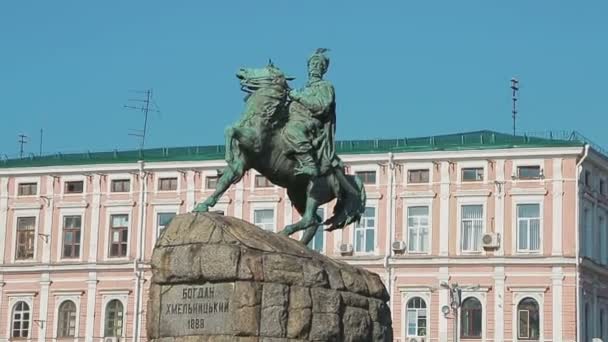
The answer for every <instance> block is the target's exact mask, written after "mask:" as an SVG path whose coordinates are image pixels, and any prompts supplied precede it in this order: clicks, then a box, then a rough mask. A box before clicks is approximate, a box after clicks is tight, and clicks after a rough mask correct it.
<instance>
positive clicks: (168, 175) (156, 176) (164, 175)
mask: <svg viewBox="0 0 608 342" xmlns="http://www.w3.org/2000/svg"><path fill="white" fill-rule="evenodd" d="M182 177H183V176H182V174H181V173H180V172H178V171H164V172H156V173H154V177H153V179H154V193H155V194H170V193H175V194H176V195H177V196H179V194H180V193H181V192H182ZM161 178H177V188H176V189H175V190H160V189H159V188H160V180H161Z"/></svg>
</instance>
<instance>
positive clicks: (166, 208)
mask: <svg viewBox="0 0 608 342" xmlns="http://www.w3.org/2000/svg"><path fill="white" fill-rule="evenodd" d="M153 213H154V218H153V222H154V226H153V227H154V243H153V245H154V244H156V240H158V238H159V236H160V231H159V230H158V214H165V213H175V215H176V216H177V215H179V205H155V206H154V210H153Z"/></svg>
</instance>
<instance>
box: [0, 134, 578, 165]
mask: <svg viewBox="0 0 608 342" xmlns="http://www.w3.org/2000/svg"><path fill="white" fill-rule="evenodd" d="M584 144H585V141H584V140H582V139H580V138H579V135H575V134H570V135H569V136H564V137H560V138H559V139H558V138H554V137H553V136H552V135H551V136H550V137H542V138H541V137H535V136H526V135H523V136H516V135H510V134H504V133H498V132H492V131H478V132H468V133H458V134H449V135H437V136H429V137H420V138H402V139H375V140H343V141H338V142H336V150H337V152H338V154H372V153H388V152H393V153H397V152H423V151H460V150H482V149H505V148H540V147H573V146H583V145H584ZM224 151H225V147H224V145H215V146H191V147H166V148H150V149H144V150H128V151H118V150H115V151H110V152H85V153H69V154H62V153H57V154H50V155H44V156H31V157H24V158H16V159H4V160H0V168H15V167H41V166H58V165H94V164H116V163H132V162H137V161H139V160H144V161H148V162H151V161H198V160H223V159H224Z"/></svg>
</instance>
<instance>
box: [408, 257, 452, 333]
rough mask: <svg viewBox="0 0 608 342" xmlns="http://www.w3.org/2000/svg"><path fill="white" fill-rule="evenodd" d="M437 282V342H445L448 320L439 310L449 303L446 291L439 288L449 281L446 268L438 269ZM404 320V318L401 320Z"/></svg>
mask: <svg viewBox="0 0 608 342" xmlns="http://www.w3.org/2000/svg"><path fill="white" fill-rule="evenodd" d="M437 280H439V283H438V285H437V287H438V288H439V303H437V304H438V307H437V310H438V315H437V317H439V341H440V342H447V341H448V318H447V317H445V316H444V315H443V312H442V311H441V308H442V307H443V306H444V305H449V304H450V303H449V301H450V295H449V293H448V291H449V290H448V289H446V288H443V287H442V286H441V283H443V282H445V283H447V282H448V281H449V280H450V275H449V270H448V268H447V267H439V276H438V277H437ZM402 319H405V318H402Z"/></svg>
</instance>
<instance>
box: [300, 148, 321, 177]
mask: <svg viewBox="0 0 608 342" xmlns="http://www.w3.org/2000/svg"><path fill="white" fill-rule="evenodd" d="M296 160H297V161H298V163H299V164H300V165H299V166H297V167H296V175H308V176H310V177H317V176H319V167H318V166H317V163H316V162H315V159H314V158H313V156H312V153H310V152H309V153H301V154H297V155H296Z"/></svg>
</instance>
